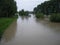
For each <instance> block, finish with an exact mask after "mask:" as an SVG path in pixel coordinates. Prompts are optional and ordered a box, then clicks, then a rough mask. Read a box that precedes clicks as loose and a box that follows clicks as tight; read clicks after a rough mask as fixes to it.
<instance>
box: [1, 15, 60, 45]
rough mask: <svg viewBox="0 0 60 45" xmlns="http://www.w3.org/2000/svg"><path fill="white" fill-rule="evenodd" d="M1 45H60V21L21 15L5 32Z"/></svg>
mask: <svg viewBox="0 0 60 45" xmlns="http://www.w3.org/2000/svg"><path fill="white" fill-rule="evenodd" d="M0 45H60V23H51V22H49V21H46V20H38V19H36V18H35V17H34V16H33V15H32V14H31V17H29V18H28V17H25V18H23V17H19V18H18V19H17V21H14V22H13V23H12V24H11V25H10V26H9V27H8V29H7V30H6V31H5V32H4V34H3V37H2V39H1V43H0Z"/></svg>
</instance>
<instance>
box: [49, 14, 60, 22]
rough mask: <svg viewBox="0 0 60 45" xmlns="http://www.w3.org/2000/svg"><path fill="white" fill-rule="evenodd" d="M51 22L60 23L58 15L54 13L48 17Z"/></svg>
mask: <svg viewBox="0 0 60 45" xmlns="http://www.w3.org/2000/svg"><path fill="white" fill-rule="evenodd" d="M50 21H51V22H60V13H54V14H52V15H51V16H50Z"/></svg>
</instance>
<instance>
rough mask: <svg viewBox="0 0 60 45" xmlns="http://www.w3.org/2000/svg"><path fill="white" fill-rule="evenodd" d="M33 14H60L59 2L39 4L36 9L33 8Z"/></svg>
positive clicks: (54, 0)
mask: <svg viewBox="0 0 60 45" xmlns="http://www.w3.org/2000/svg"><path fill="white" fill-rule="evenodd" d="M34 12H35V13H37V12H41V13H44V14H46V15H49V14H52V13H60V0H50V1H45V2H44V3H41V4H39V5H38V6H37V7H35V8H34Z"/></svg>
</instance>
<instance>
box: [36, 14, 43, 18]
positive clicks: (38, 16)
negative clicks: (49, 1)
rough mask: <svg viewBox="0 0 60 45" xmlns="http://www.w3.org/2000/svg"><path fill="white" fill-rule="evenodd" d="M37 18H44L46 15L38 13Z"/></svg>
mask: <svg viewBox="0 0 60 45" xmlns="http://www.w3.org/2000/svg"><path fill="white" fill-rule="evenodd" d="M35 16H36V18H44V14H43V13H36V15H35Z"/></svg>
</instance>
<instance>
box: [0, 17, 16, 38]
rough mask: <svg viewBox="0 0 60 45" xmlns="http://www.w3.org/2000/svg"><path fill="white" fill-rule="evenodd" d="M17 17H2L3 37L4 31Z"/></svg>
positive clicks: (0, 33) (1, 32) (1, 28)
mask: <svg viewBox="0 0 60 45" xmlns="http://www.w3.org/2000/svg"><path fill="white" fill-rule="evenodd" d="M14 20H16V18H0V38H1V37H2V35H3V33H4V31H5V29H6V28H8V26H9V25H10V24H11V23H12V22H13V21H14Z"/></svg>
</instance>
